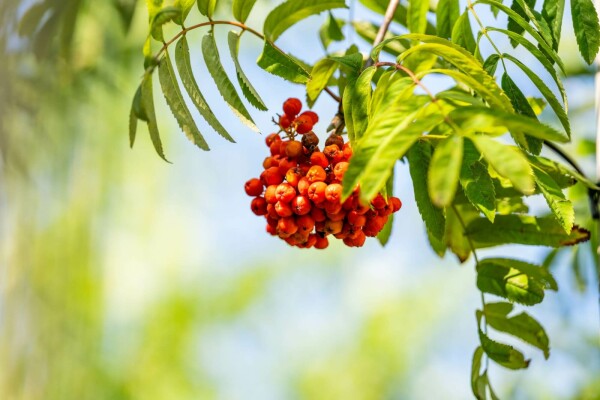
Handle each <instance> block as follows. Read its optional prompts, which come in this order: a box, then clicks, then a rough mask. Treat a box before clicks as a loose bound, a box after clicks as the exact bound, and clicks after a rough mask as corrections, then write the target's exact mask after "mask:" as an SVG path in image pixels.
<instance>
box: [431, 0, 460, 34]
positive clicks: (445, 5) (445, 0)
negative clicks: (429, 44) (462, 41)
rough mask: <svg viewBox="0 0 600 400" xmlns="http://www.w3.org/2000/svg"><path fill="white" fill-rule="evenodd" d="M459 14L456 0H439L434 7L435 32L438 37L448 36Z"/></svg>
mask: <svg viewBox="0 0 600 400" xmlns="http://www.w3.org/2000/svg"><path fill="white" fill-rule="evenodd" d="M459 14H460V6H459V1H458V0H440V1H439V2H438V5H437V9H436V16H437V18H436V21H437V33H438V35H439V36H440V37H443V38H446V39H447V38H450V37H451V36H452V28H453V27H454V24H455V23H456V20H457V19H458V17H459Z"/></svg>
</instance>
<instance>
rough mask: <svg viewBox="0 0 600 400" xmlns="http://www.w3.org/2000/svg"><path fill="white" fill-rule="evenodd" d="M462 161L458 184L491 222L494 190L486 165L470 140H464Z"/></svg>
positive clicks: (493, 212) (494, 211)
mask: <svg viewBox="0 0 600 400" xmlns="http://www.w3.org/2000/svg"><path fill="white" fill-rule="evenodd" d="M464 147H465V149H464V161H463V165H462V168H461V171H460V184H461V186H462V188H463V190H464V192H465V195H466V197H467V199H468V200H469V202H470V203H471V204H472V205H473V206H475V207H476V208H477V209H478V210H479V211H481V212H482V213H483V214H484V215H485V216H486V217H487V218H488V219H489V220H490V221H491V222H494V218H495V216H496V191H495V189H494V182H493V181H492V178H491V177H490V174H489V173H488V170H487V167H486V166H485V165H484V164H483V163H482V162H481V161H480V158H481V154H479V152H478V151H477V149H476V148H475V146H473V144H472V142H471V141H470V140H468V141H466V142H465V146H464Z"/></svg>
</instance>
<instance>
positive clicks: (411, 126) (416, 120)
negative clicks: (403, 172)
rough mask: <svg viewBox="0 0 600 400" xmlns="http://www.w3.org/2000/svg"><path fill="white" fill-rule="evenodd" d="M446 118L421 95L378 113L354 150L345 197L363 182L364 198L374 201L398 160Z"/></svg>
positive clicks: (346, 178) (362, 194)
mask: <svg viewBox="0 0 600 400" xmlns="http://www.w3.org/2000/svg"><path fill="white" fill-rule="evenodd" d="M425 101H426V100H425ZM436 111H437V112H436ZM442 121H443V116H442V115H440V114H439V110H437V107H436V108H435V109H434V107H432V105H431V104H429V105H428V106H427V107H424V106H423V104H422V103H421V102H419V97H418V96H414V97H412V98H411V99H409V100H408V101H407V102H406V104H405V108H404V110H402V111H397V110H394V111H393V112H389V113H386V114H385V115H383V116H379V115H376V116H375V117H374V118H373V122H372V124H369V128H368V129H367V132H365V135H364V136H363V138H362V139H361V140H360V141H358V142H357V145H356V148H355V149H354V154H353V156H352V159H351V161H350V166H349V167H348V171H347V172H346V174H345V175H344V181H343V185H344V191H343V194H344V197H347V196H349V195H350V194H351V193H352V191H353V190H354V188H355V187H356V185H360V198H361V200H362V201H363V202H369V201H371V200H372V198H373V197H375V195H377V193H378V192H379V190H380V189H381V188H382V187H383V185H384V184H385V182H386V180H387V179H388V177H389V176H390V173H391V169H392V167H393V166H394V164H395V163H396V161H397V160H399V159H400V158H401V157H403V156H404V155H405V154H406V152H407V151H408V150H409V149H410V147H411V146H412V145H413V144H414V143H415V142H416V141H417V139H418V138H419V137H420V136H421V135H423V134H424V133H425V132H428V131H429V130H431V129H432V128H433V127H435V126H436V125H438V124H440V123H441V122H442Z"/></svg>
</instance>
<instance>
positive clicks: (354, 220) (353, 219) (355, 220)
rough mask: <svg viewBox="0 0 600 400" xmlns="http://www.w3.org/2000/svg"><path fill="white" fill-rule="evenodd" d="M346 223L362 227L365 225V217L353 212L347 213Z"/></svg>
mask: <svg viewBox="0 0 600 400" xmlns="http://www.w3.org/2000/svg"><path fill="white" fill-rule="evenodd" d="M348 223H349V224H350V225H352V226H355V227H363V226H365V224H366V223H367V217H365V216H364V215H361V214H359V213H358V212H356V210H354V211H350V212H349V213H348Z"/></svg>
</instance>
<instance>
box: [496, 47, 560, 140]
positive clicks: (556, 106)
mask: <svg viewBox="0 0 600 400" xmlns="http://www.w3.org/2000/svg"><path fill="white" fill-rule="evenodd" d="M503 57H504V58H506V59H508V60H510V61H512V62H513V63H514V64H516V65H517V66H518V67H519V68H521V70H522V71H523V72H525V74H526V75H527V76H528V77H529V79H530V80H531V81H532V82H533V83H534V84H535V86H536V87H537V88H538V90H539V91H540V93H542V95H543V96H544V98H545V99H546V100H547V101H548V103H549V104H550V107H552V109H553V110H554V113H555V114H556V116H557V117H558V119H559V120H560V122H561V124H562V126H563V127H564V128H565V131H566V132H567V135H568V137H569V138H571V124H570V123H569V117H568V116H567V113H566V111H565V110H564V109H563V107H562V106H561V105H560V103H559V102H558V99H557V98H556V96H555V95H554V93H552V91H551V90H550V89H549V88H548V86H546V84H545V83H544V81H543V80H542V79H541V78H540V77H539V76H538V75H537V74H536V73H535V72H533V71H532V70H531V69H530V68H529V67H527V66H526V65H525V64H523V63H522V62H521V61H519V60H518V59H517V58H515V57H513V56H511V55H510V54H506V53H505V54H503Z"/></svg>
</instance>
